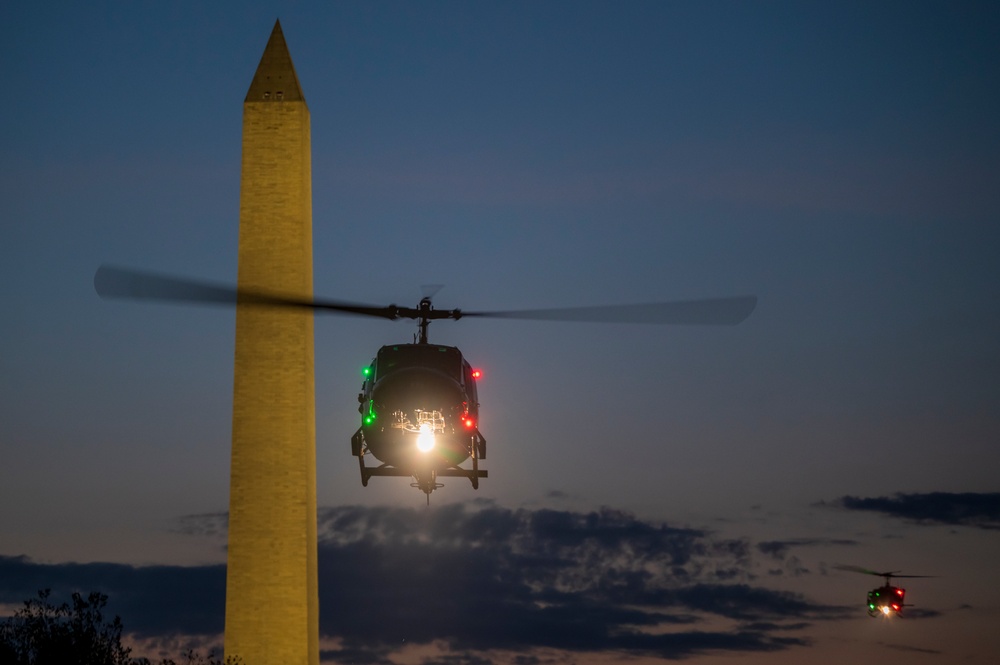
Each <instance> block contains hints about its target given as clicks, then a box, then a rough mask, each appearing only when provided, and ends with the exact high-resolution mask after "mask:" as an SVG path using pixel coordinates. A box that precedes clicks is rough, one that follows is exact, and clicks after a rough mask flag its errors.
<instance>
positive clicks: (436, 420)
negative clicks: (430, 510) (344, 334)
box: [351, 342, 487, 496]
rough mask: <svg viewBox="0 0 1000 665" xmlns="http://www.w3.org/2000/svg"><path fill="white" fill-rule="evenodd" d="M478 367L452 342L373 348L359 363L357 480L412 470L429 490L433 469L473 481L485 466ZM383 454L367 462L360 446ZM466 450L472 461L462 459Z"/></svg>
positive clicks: (432, 485) (353, 449) (419, 484)
mask: <svg viewBox="0 0 1000 665" xmlns="http://www.w3.org/2000/svg"><path fill="white" fill-rule="evenodd" d="M477 378H478V371H477V370H474V369H473V368H472V366H471V365H470V364H469V362H468V361H467V360H465V358H464V357H462V352H461V351H459V350H458V349H457V348H455V347H454V346H440V345H437V344H428V343H426V342H423V343H418V344H392V345H389V346H383V347H382V348H381V349H379V352H378V355H376V356H375V358H374V359H373V360H372V363H371V365H369V366H368V367H366V368H365V381H364V383H363V384H362V387H361V393H360V394H359V395H358V402H360V406H359V407H358V410H359V411H360V412H361V427H359V428H358V431H357V432H355V433H354V436H353V437H351V454H353V455H354V456H355V457H357V458H358V462H359V464H360V466H361V484H362V485H365V486H367V485H368V479H369V478H371V477H372V476H412V477H413V478H414V480H415V482H414V483H412V484H413V486H414V487H417V488H419V489H420V490H422V491H423V492H424V493H426V494H427V495H428V496H429V495H430V493H431V492H432V491H433V490H435V489H436V488H438V487H441V485H440V483H438V482H437V477H438V476H460V477H465V478H468V479H469V481H470V482H471V483H472V487H473V488H474V489H478V488H479V479H480V478H485V477H486V476H487V472H486V470H484V469H480V468H479V460H481V459H484V458H485V457H486V439H485V438H484V437H483V435H482V434H481V433H480V432H479V427H478V423H479V396H478V393H477V390H476V379H477ZM367 453H370V454H371V455H372V457H374V458H375V459H377V460H379V461H380V462H382V465H381V466H378V467H375V468H368V467H366V466H365V454H367ZM469 458H472V468H471V469H464V468H462V467H461V466H460V465H461V464H462V463H463V462H465V461H466V460H468V459H469Z"/></svg>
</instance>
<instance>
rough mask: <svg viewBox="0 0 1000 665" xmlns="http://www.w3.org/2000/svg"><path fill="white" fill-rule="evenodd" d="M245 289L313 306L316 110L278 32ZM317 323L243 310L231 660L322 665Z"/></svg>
mask: <svg viewBox="0 0 1000 665" xmlns="http://www.w3.org/2000/svg"><path fill="white" fill-rule="evenodd" d="M238 256H239V269H238V278H237V281H238V285H239V288H241V289H266V290H269V291H278V292H282V293H289V294H296V295H301V296H305V297H311V296H312V290H313V279H312V274H313V272H312V171H311V155H310V129H309V109H308V107H307V106H306V101H305V98H304V97H303V95H302V89H301V88H300V87H299V81H298V77H297V76H296V75H295V68H294V66H293V65H292V59H291V56H290V55H289V53H288V47H287V45H286V44H285V37H284V35H283V34H282V31H281V25H280V23H277V22H276V23H275V25H274V30H273V31H272V32H271V37H270V39H269V40H268V42H267V46H266V47H265V49H264V54H263V56H262V57H261V59H260V64H259V65H258V66H257V72H256V73H255V74H254V77H253V81H252V82H251V84H250V90H249V92H248V93H247V96H246V99H245V100H244V102H243V158H242V166H241V176H240V232H239V255H238ZM318 615H319V599H318V593H317V584H316V414H315V397H314V374H313V315H312V313H311V312H306V311H304V312H301V313H299V312H292V311H289V310H287V309H283V310H281V311H275V310H272V309H268V308H260V307H257V308H254V307H248V306H239V307H238V308H237V311H236V357H235V366H234V377H233V447H232V462H231V473H230V494H229V551H228V566H227V573H226V628H225V631H226V632H225V654H226V656H227V657H229V656H234V657H238V658H240V659H242V660H243V662H245V663H246V664H247V665H318V663H319V621H318Z"/></svg>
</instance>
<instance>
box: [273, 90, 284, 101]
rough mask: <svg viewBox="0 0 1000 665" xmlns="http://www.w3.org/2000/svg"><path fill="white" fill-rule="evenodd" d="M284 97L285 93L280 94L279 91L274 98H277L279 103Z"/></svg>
mask: <svg viewBox="0 0 1000 665" xmlns="http://www.w3.org/2000/svg"><path fill="white" fill-rule="evenodd" d="M284 96H285V93H284V92H282V91H281V90H279V91H278V92H277V93H275V97H277V98H278V101H279V102H280V101H281V100H282V99H283V98H284Z"/></svg>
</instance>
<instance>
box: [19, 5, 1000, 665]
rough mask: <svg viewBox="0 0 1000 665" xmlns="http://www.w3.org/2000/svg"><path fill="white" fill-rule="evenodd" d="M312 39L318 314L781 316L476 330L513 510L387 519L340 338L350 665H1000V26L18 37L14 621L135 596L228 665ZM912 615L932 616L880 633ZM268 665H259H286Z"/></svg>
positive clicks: (667, 15)
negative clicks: (228, 619) (206, 294)
mask: <svg viewBox="0 0 1000 665" xmlns="http://www.w3.org/2000/svg"><path fill="white" fill-rule="evenodd" d="M276 19H280V21H281V26H282V29H283V31H284V35H285V38H286V40H287V43H288V47H289V50H290V52H291V56H292V59H293V61H294V64H295V68H296V71H297V74H298V78H299V82H300V84H301V87H302V90H303V92H304V95H305V98H306V102H307V104H308V107H309V110H310V114H311V128H312V177H313V181H312V191H313V238H314V284H315V294H316V295H317V297H327V298H334V299H341V300H349V301H356V302H364V303H371V304H375V305H387V304H389V303H396V304H399V305H409V306H413V305H416V303H417V301H418V300H419V299H420V297H421V295H422V288H423V287H425V286H426V285H431V284H440V285H443V288H441V289H440V290H439V291H438V292H437V294H436V296H435V301H434V302H435V306H436V307H438V308H442V309H451V308H456V307H457V308H461V309H466V310H498V309H528V308H536V307H564V306H565V307H569V306H578V305H579V306H583V305H606V304H630V303H641V302H651V301H667V300H687V299H693V298H703V297H724V296H739V295H748V294H752V295H756V296H757V297H758V299H759V301H758V305H757V308H756V310H755V311H754V312H753V314H752V315H751V316H750V317H749V318H748V319H747V320H746V321H745V322H743V323H742V324H740V325H738V326H734V327H728V326H722V327H708V326H676V327H671V326H654V325H637V324H607V323H594V324H588V323H568V322H536V321H513V320H500V321H497V320H482V319H478V320H477V319H463V320H460V321H457V322H453V321H441V322H434V323H433V324H432V325H431V326H430V339H431V341H436V342H441V343H445V344H452V345H456V346H459V347H460V348H461V349H462V351H463V352H464V353H465V354H466V355H467V356H468V357H469V359H470V360H471V362H472V363H473V365H474V366H477V367H480V368H482V370H483V373H484V377H483V379H482V380H481V382H480V384H479V397H480V401H481V404H482V406H481V414H480V429H481V430H482V432H483V434H484V436H485V437H486V439H487V440H488V442H489V455H488V457H487V459H486V460H485V461H484V462H483V466H484V467H485V468H487V469H488V470H489V478H488V479H486V480H484V481H482V482H481V483H480V488H479V490H478V491H475V490H473V489H472V487H471V485H470V483H468V482H467V481H465V480H463V479H457V478H451V479H444V482H445V486H444V487H443V488H442V489H440V490H438V491H436V492H434V494H433V495H432V496H431V501H430V506H429V507H426V506H425V505H424V503H425V500H424V495H423V494H421V493H420V492H419V491H417V490H415V489H412V488H410V487H409V486H408V483H407V481H406V480H405V479H399V478H375V479H373V480H372V481H371V483H370V484H369V486H368V487H362V486H361V482H360V478H359V473H358V465H357V461H356V459H355V458H354V457H352V456H351V453H350V437H351V434H353V432H354V431H355V430H356V429H357V427H358V425H359V415H358V412H357V400H356V395H357V393H358V390H359V389H360V387H361V380H362V378H361V374H360V370H361V368H362V367H364V366H365V365H366V364H367V363H368V362H369V361H370V360H371V358H372V356H373V355H374V354H375V352H376V351H377V350H378V348H379V347H380V346H381V345H383V344H387V343H392V342H409V341H412V338H413V334H414V333H415V331H416V326H415V325H414V324H413V323H412V322H409V321H395V322H390V321H382V320H367V319H357V318H351V317H345V316H333V315H319V314H318V315H317V316H316V322H315V355H316V368H315V369H316V379H315V380H316V402H317V403H316V418H317V422H316V444H317V466H318V469H317V492H318V503H319V516H318V519H319V525H320V526H319V541H320V542H319V566H320V568H319V581H320V631H321V637H322V646H323V651H322V654H323V658H324V662H328V663H348V662H360V663H378V664H382V665H387V664H389V663H398V664H402V663H427V664H435V665H437V664H441V665H444V664H451V665H487V664H493V665H506V664H509V663H518V664H520V665H535V664H538V665H542V664H543V663H545V664H563V663H567V664H568V663H579V664H581V665H583V664H589V663H611V662H621V661H625V660H631V661H632V662H637V663H646V662H657V661H663V660H674V659H684V660H685V661H686V662H689V663H694V664H697V665H718V664H721V663H733V662H739V663H746V664H748V665H759V664H762V663H769V664H771V663H774V664H777V665H784V664H791V663H802V662H808V663H818V664H820V665H826V664H833V663H844V662H875V661H876V660H877V661H878V662H880V663H883V664H888V665H895V664H897V663H906V664H907V665H922V664H924V663H928V664H930V663H956V662H963V663H972V664H984V665H985V664H987V663H995V662H996V656H997V654H998V653H1000V632H998V631H997V630H996V628H997V626H998V625H1000V565H998V561H1000V344H998V340H1000V4H997V3H995V2H877V3H871V2H802V1H789V2H782V1H769V2H736V1H711V0H709V1H705V2H693V1H692V2H671V1H667V0H663V1H660V2H641V1H632V2H587V1H578V2H562V1H546V2H294V3H277V2H264V1H258V2H253V1H251V2H209V3H205V2H170V3H167V2H163V3H150V2H128V3H126V2H120V3H104V2H96V3H70V2H55V3H44V2H26V1H22V0H13V1H12V2H7V3H4V4H3V6H2V8H0V62H2V63H3V71H4V77H3V79H4V81H5V84H6V85H5V90H6V93H7V94H6V101H5V103H4V104H3V105H2V107H0V118H2V123H0V126H2V130H0V175H2V177H0V197H2V200H3V211H2V213H0V224H2V225H0V298H2V302H3V312H2V314H0V615H3V614H9V613H10V612H12V611H14V610H15V609H16V608H17V607H18V606H19V605H20V603H21V601H23V600H25V599H27V598H29V597H31V596H33V595H34V594H35V592H36V591H37V590H38V589H40V588H44V587H51V588H52V589H53V592H54V593H58V594H61V595H66V594H68V593H69V592H71V591H73V590H80V591H84V592H86V591H90V590H101V591H103V592H105V593H107V594H108V595H109V597H110V600H109V606H108V610H109V611H110V612H111V613H113V614H119V615H121V617H122V619H123V621H124V623H125V627H126V629H127V630H130V631H132V633H133V636H132V637H131V638H130V639H134V640H135V643H136V644H137V646H138V648H139V649H140V651H141V653H139V654H138V655H149V656H150V657H157V656H158V655H159V654H160V653H163V654H164V655H171V656H176V655H177V654H178V653H179V648H178V647H179V646H181V645H193V646H196V647H198V648H200V649H202V650H203V651H204V650H205V649H207V648H208V647H209V646H211V645H213V644H216V645H217V644H219V643H220V642H221V632H222V625H223V624H222V621H223V609H224V598H225V557H226V553H225V542H226V541H225V529H226V511H227V507H228V496H229V494H228V492H229V482H228V477H229V476H228V474H229V454H230V445H231V440H230V436H231V418H232V382H233V349H234V331H235V314H234V312H233V311H232V310H229V309H225V308H217V307H208V306H188V305H164V304H149V303H139V302H128V301H113V300H102V299H101V298H100V297H98V295H97V294H96V293H95V291H94V286H93V275H94V271H95V270H96V269H97V268H98V266H100V265H102V264H105V263H110V264H117V265H124V266H131V267H135V268H138V269H143V270H150V271H155V272H162V273H170V274H175V275H181V276H189V277H195V278H201V279H207V280H211V281H214V282H223V283H235V279H236V271H237V264H236V256H237V234H238V227H239V197H240V191H239V189H240V154H241V152H240V151H241V144H240V141H241V121H242V105H243V99H244V97H245V95H246V92H247V88H248V87H249V84H250V81H251V78H252V77H253V74H254V71H255V70H256V67H257V64H258V62H259V60H260V56H261V54H262V52H263V49H264V46H265V44H266V43H267V39H268V36H269V35H270V33H271V30H272V27H273V26H274V22H275V20H276ZM838 565H855V566H863V567H865V568H870V569H875V570H891V571H902V572H903V573H904V574H916V575H932V576H935V577H934V578H931V579H914V580H907V582H908V584H905V585H904V586H906V587H907V590H908V593H907V601H908V602H912V603H913V605H914V606H913V607H909V608H906V609H905V611H904V616H903V617H901V618H899V619H892V620H881V619H879V620H876V619H871V618H869V617H868V616H867V614H866V613H865V607H864V599H865V593H866V592H867V591H868V590H869V589H870V588H873V587H875V586H878V584H879V582H880V580H879V579H878V578H875V577H866V576H863V575H859V574H855V573H851V572H845V571H842V570H838V569H836V566H838ZM248 665H253V664H248Z"/></svg>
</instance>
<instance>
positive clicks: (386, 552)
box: [0, 501, 843, 663]
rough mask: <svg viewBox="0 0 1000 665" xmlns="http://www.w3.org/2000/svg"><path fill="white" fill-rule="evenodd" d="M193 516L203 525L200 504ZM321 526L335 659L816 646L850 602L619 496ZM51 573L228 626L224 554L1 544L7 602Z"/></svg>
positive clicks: (175, 621)
mask: <svg viewBox="0 0 1000 665" xmlns="http://www.w3.org/2000/svg"><path fill="white" fill-rule="evenodd" d="M203 518H204V519H205V520H207V521H208V522H209V523H211V524H213V525H217V524H219V523H220V521H221V517H220V516H219V515H206V516H203ZM185 521H186V529H190V530H191V531H193V532H201V527H200V526H199V524H198V521H199V518H198V516H189V517H188V518H186V519H185ZM318 526H319V531H318V533H319V552H318V555H319V557H318V562H319V584H320V589H319V592H320V633H321V636H322V637H323V639H324V643H325V644H328V645H336V646H335V647H334V648H327V649H325V650H324V657H328V658H336V659H337V660H351V661H353V662H366V663H385V662H389V659H390V657H391V656H392V655H393V654H394V653H396V652H397V651H399V650H401V649H403V648H404V645H405V648H412V647H413V646H414V645H426V646H427V647H428V648H430V647H434V648H436V649H438V650H440V654H439V655H440V658H439V659H438V660H436V661H434V662H441V663H448V662H455V663H479V662H483V663H485V662H489V661H488V660H486V659H487V658H489V657H490V656H489V654H491V653H494V652H506V653H508V654H519V655H520V656H521V657H524V658H529V659H530V657H531V656H533V654H535V653H537V652H538V650H539V649H541V650H543V651H544V650H557V651H568V652H610V651H614V652H616V653H619V654H624V655H628V656H636V657H638V656H653V657H661V658H680V657H685V656H689V655H692V654H697V653H703V652H727V651H728V652H732V653H741V652H756V651H775V650H780V649H786V648H789V647H794V646H801V645H804V644H806V643H807V640H806V639H805V638H804V637H801V636H796V635H792V633H797V634H799V635H801V631H802V630H804V629H805V628H807V627H808V626H809V624H810V622H812V621H816V620H823V619H831V618H839V617H840V616H843V610H842V609H841V608H831V607H827V606H823V605H819V604H816V603H813V602H812V601H810V600H808V599H806V598H805V597H803V596H801V595H799V594H795V593H789V592H786V591H776V590H771V589H768V588H765V587H762V586H757V585H755V584H754V579H755V577H754V575H753V574H752V569H753V567H754V561H753V554H754V551H755V550H756V551H764V552H770V551H772V550H773V549H774V547H773V546H768V547H765V548H764V549H763V550H761V549H760V548H754V547H752V546H751V544H750V543H749V542H747V541H746V540H744V539H725V538H720V537H717V536H715V535H714V534H712V533H711V532H708V531H704V530H699V529H691V528H678V527H673V526H670V525H668V524H664V523H659V522H652V521H646V520H641V519H638V518H636V517H635V516H633V515H631V514H629V513H625V512H621V511H616V510H610V509H605V510H601V511H595V512H589V513H580V512H570V511H559V510H551V509H545V510H528V509H520V510H511V509H506V508H501V507H498V506H496V505H493V504H491V503H489V502H483V501H480V502H470V503H468V504H453V505H446V506H440V507H433V508H431V509H424V508H419V509H410V508H392V507H370V506H345V507H338V508H328V509H322V510H321V511H320V513H319V521H318ZM210 530H214V527H213V528H212V529H210ZM799 544H803V543H799ZM49 587H51V588H52V589H53V590H54V592H56V593H67V594H68V593H69V592H70V591H73V590H100V591H103V592H104V593H107V594H108V596H109V597H110V601H109V607H108V610H109V612H110V613H114V614H119V615H121V616H122V617H123V620H124V622H125V626H126V629H128V630H129V631H131V632H135V633H137V634H138V635H139V636H145V637H150V636H156V635H159V636H168V635H176V634H185V635H214V634H218V633H219V632H221V630H222V624H223V613H224V599H225V567H224V566H222V565H216V566H200V567H171V566H128V565H124V564H103V563H98V564H74V563H65V564H40V563H35V562H32V561H30V560H28V559H26V558H24V557H0V602H17V601H20V600H24V599H26V598H28V597H31V596H33V595H34V594H35V592H36V591H37V589H39V588H49ZM525 662H529V661H525Z"/></svg>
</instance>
